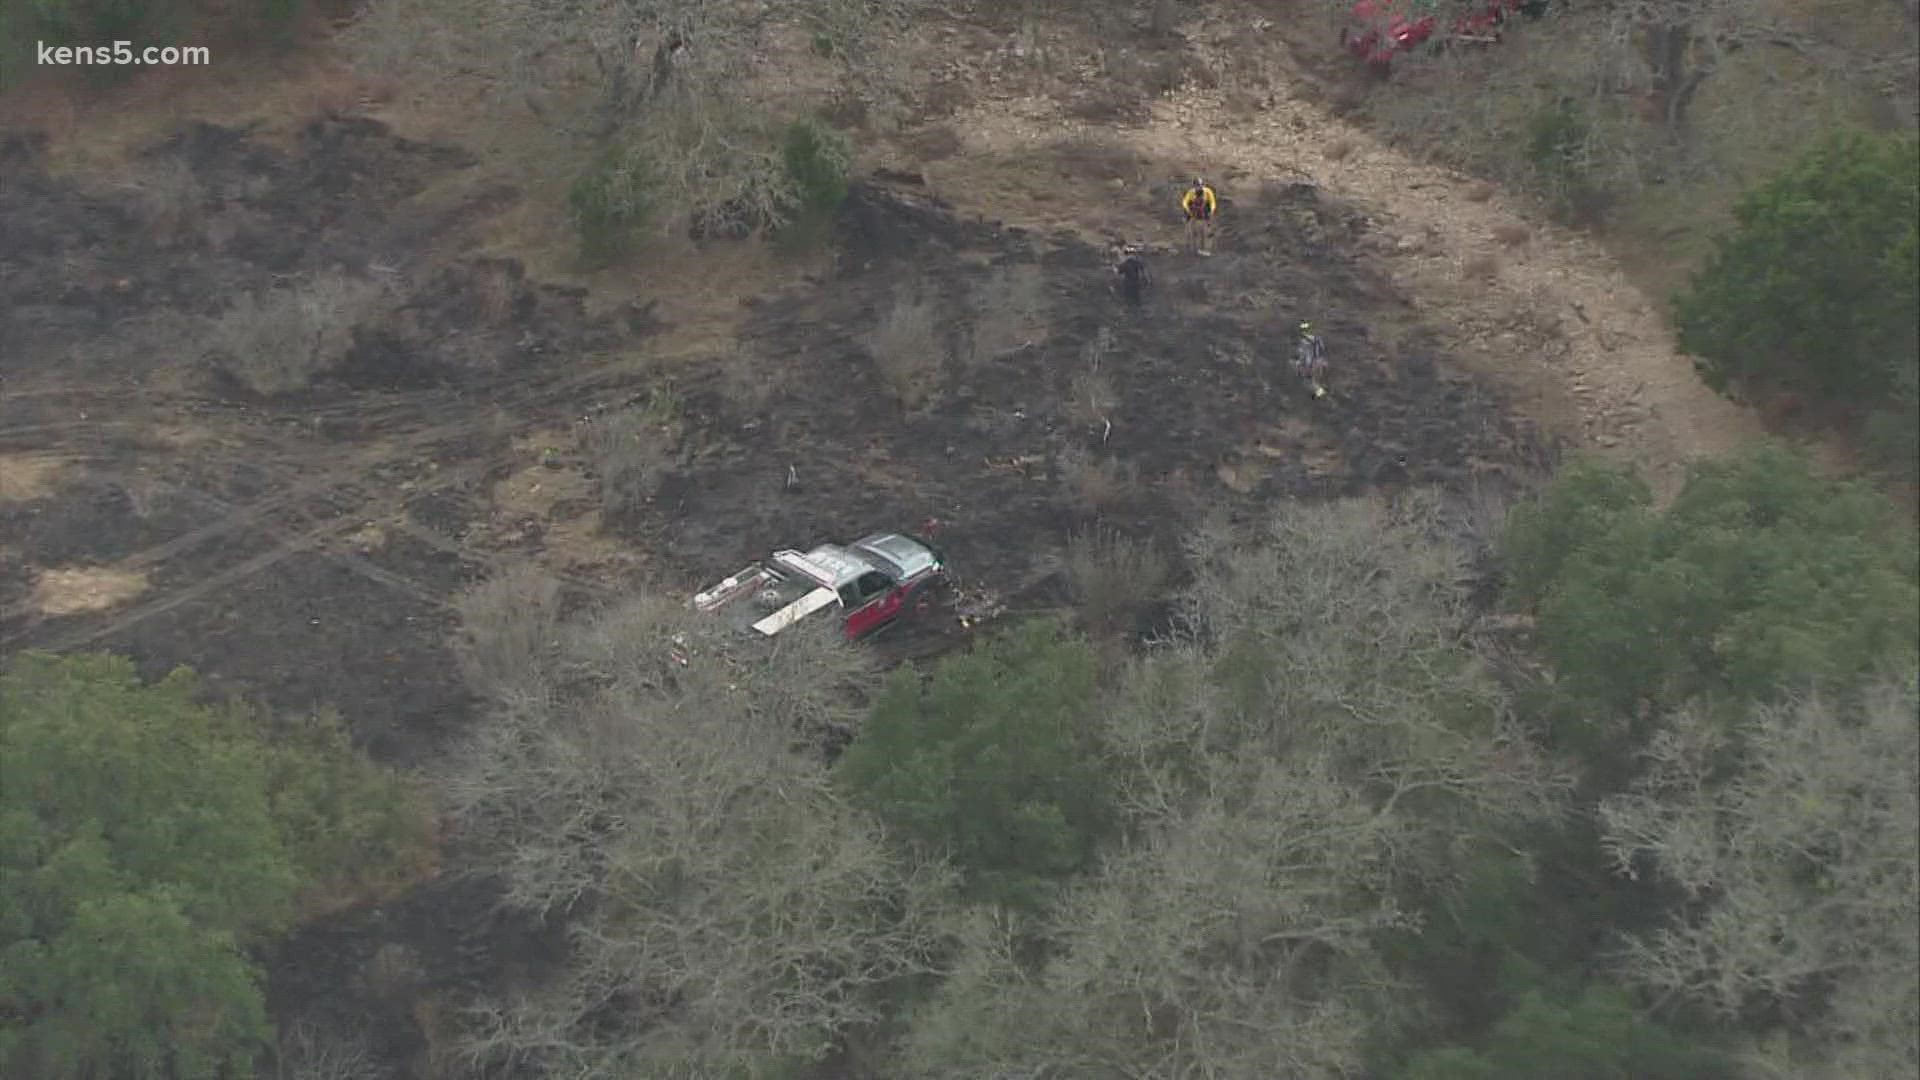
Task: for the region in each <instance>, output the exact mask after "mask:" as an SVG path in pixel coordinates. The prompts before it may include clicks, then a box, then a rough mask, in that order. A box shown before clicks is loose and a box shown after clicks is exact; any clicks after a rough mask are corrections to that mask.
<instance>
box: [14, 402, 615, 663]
mask: <svg viewBox="0 0 1920 1080" xmlns="http://www.w3.org/2000/svg"><path fill="white" fill-rule="evenodd" d="M634 379H635V377H634V376H631V375H622V374H620V373H616V372H608V371H605V370H601V369H594V370H590V371H582V372H576V373H574V374H573V375H569V376H560V377H556V378H554V379H550V380H545V381H543V382H541V383H539V384H535V385H531V386H527V385H524V384H523V385H522V387H521V388H519V389H518V390H517V391H516V392H514V393H512V394H509V395H508V396H507V397H506V399H505V400H502V399H499V398H491V399H486V400H484V401H482V402H479V403H477V405H476V410H473V411H477V409H478V408H484V409H487V410H489V411H491V410H496V409H508V410H521V411H524V412H525V413H527V415H523V416H521V417H520V418H519V420H518V422H517V423H516V424H514V425H513V427H512V428H511V430H512V431H513V432H514V433H516V434H518V433H521V432H524V431H526V430H530V429H532V428H534V427H537V426H539V424H541V423H542V422H544V421H546V420H548V419H550V416H549V415H547V414H550V413H551V412H552V411H553V409H554V408H555V406H557V405H559V404H560V402H561V401H562V400H563V399H565V398H566V397H568V396H570V395H572V394H574V393H576V392H580V391H584V390H587V389H590V388H594V386H595V384H596V383H601V382H604V383H607V384H608V385H609V386H612V385H619V384H620V383H622V382H626V381H630V380H634ZM640 381H644V380H640ZM478 421H479V418H478V417H476V416H474V415H472V411H469V412H468V413H467V414H465V415H462V416H461V417H459V418H457V419H453V420H448V421H446V422H443V423H439V424H433V425H429V426H428V427H426V428H423V429H420V430H418V431H415V432H411V433H407V434H405V435H403V436H401V438H400V440H399V441H398V442H397V443H395V442H389V443H387V444H386V445H385V446H383V447H382V448H381V450H380V452H377V453H368V454H364V455H362V456H361V457H360V458H359V460H357V461H354V462H352V463H349V464H343V465H341V466H338V467H336V468H333V469H329V470H326V471H325V472H322V473H320V474H317V475H314V476H311V477H308V478H306V479H304V480H301V481H298V482H296V483H295V484H293V485H292V486H291V487H289V488H286V489H283V490H281V491H279V492H276V493H275V494H273V495H269V496H266V497H264V498H262V499H259V500H256V501H254V502H252V503H249V504H247V505H246V506H244V507H239V508H237V509H235V510H234V511H233V512H231V513H228V514H226V515H225V516H224V517H222V518H220V519H219V520H217V521H213V522H209V523H208V524H207V525H204V526H201V527H200V528H197V529H194V530H191V531H189V532H188V533H185V534H182V535H181V536H178V537H175V538H173V539H171V540H168V541H166V542H164V543H161V544H158V545H155V546H154V547H151V548H148V549H146V550H145V551H142V552H137V553H135V554H134V555H131V556H129V557H128V558H126V559H123V560H120V561H118V562H116V563H115V564H114V566H115V567H116V568H120V569H126V568H132V569H147V568H151V567H153V566H156V565H158V564H159V563H161V562H163V561H165V560H167V559H170V558H172V557H174V556H177V555H179V554H182V553H184V552H186V551H188V550H191V549H192V548H195V547H197V546H199V545H201V544H204V543H206V542H208V541H210V540H213V539H215V538H217V537H220V536H224V535H227V534H229V533H231V532H234V531H237V530H239V529H242V528H249V527H253V528H260V529H261V531H263V532H265V533H266V534H267V535H268V536H270V537H275V538H277V539H278V541H279V542H278V543H276V544H275V545H274V546H273V547H272V548H271V549H269V550H267V551H265V552H262V553H261V554H259V555H256V556H254V557H252V558H250V559H247V560H245V561H243V562H241V563H238V564H236V565H234V566H232V567H229V568H227V569H225V570H223V571H221V572H219V573H216V574H214V575H212V576H211V577H207V578H202V579H200V580H198V581H196V582H194V583H193V584H191V585H189V586H187V587H186V588H184V589H181V590H179V591H177V592H174V593H172V594H170V595H167V596H163V597H157V598H155V599H152V600H149V601H146V602H145V603H141V604H137V605H135V606H133V607H132V608H129V609H127V610H125V611H122V612H120V613H119V614H117V615H115V616H113V617H111V618H110V619H108V620H107V621H106V622H104V623H99V624H96V625H94V626H91V627H83V628H76V629H74V630H72V631H69V632H67V633H65V634H61V635H57V636H56V637H54V638H53V639H52V640H50V641H48V642H45V643H43V644H42V645H41V646H40V647H41V648H45V649H49V650H51V651H55V652H64V651H67V650H70V649H74V648H78V647H80V646H83V645H88V644H91V643H93V642H96V641H99V640H100V639H101V638H104V637H109V636H111V635H114V634H117V633H120V632H122V631H124V630H127V629H129V628H131V627H133V626H135V625H137V624H139V623H141V622H144V621H146V620H147V619H150V618H153V617H154V616H156V615H161V614H165V613H166V612H169V611H172V610H174V609H175V608H178V607H180V606H181V605H183V604H186V603H190V602H192V601H194V600H197V599H200V598H202V597H204V596H207V595H209V594H211V593H214V592H216V591H218V590H220V589H223V588H226V587H227V586H229V585H232V584H235V583H237V582H239V581H242V580H244V579H246V578H248V577H251V576H253V575H255V574H258V573H260V572H262V571H264V570H267V569H270V568H271V567H273V566H275V565H277V564H278V563H280V562H282V561H284V560H286V559H288V558H290V557H292V556H294V555H298V554H301V553H305V552H310V551H317V552H318V553H319V554H321V555H323V556H327V557H332V558H335V559H336V560H345V564H347V565H350V566H351V567H352V569H354V571H355V572H357V573H361V574H362V575H363V576H367V577H369V578H371V579H372V580H375V581H379V582H381V583H382V584H385V585H388V586H390V587H392V588H395V589H398V590H399V591H402V592H405V593H408V594H410V595H416V596H419V597H421V598H423V599H427V600H428V601H429V602H430V603H432V604H434V605H435V606H445V605H446V604H447V603H448V601H447V600H445V599H444V598H441V597H439V596H437V595H435V594H433V593H432V592H431V591H430V590H427V589H425V588H424V587H423V586H421V585H420V584H419V583H417V582H414V581H411V580H410V579H408V578H405V577H404V576H402V575H398V574H395V573H393V572H392V571H389V570H386V569H384V568H382V567H379V566H377V565H376V564H374V563H372V562H371V561H369V560H366V559H365V558H363V557H360V556H355V555H351V554H349V553H344V552H326V551H321V550H319V549H320V547H321V545H323V544H325V543H326V542H328V541H330V540H333V539H336V538H337V537H339V536H340V535H342V534H344V533H346V532H347V531H348V530H350V529H352V528H354V527H355V526H356V525H357V524H358V523H360V522H361V521H364V520H367V519H369V518H370V519H373V520H384V519H388V518H390V517H394V516H397V515H400V514H404V512H405V507H406V502H407V500H409V499H411V498H418V497H420V496H422V495H431V494H437V493H439V492H442V491H446V490H448V489H450V488H454V487H460V486H465V485H468V484H471V483H473V482H475V481H478V480H480V479H482V478H484V477H485V475H486V473H487V472H489V471H490V470H491V469H492V468H493V466H494V465H495V464H496V463H497V459H495V458H490V457H477V458H473V459H470V460H468V461H465V462H463V463H460V464H458V465H455V466H453V467H452V468H449V469H443V470H441V471H440V472H439V473H438V474H437V475H436V476H435V478H434V480H433V482H431V483H430V484H426V485H422V486H421V487H419V488H416V489H414V490H413V491H410V492H407V493H405V494H395V495H389V496H385V497H376V498H374V499H371V500H369V499H367V498H366V497H365V496H364V495H362V496H361V497H360V498H359V499H353V498H351V497H348V498H346V499H342V500H339V501H340V502H341V503H343V504H344V507H343V508H342V509H338V510H336V511H335V513H334V514H333V516H332V517H331V518H330V519H329V520H327V521H326V522H324V523H322V524H319V525H309V526H307V527H305V528H293V529H289V528H287V527H285V526H275V525H273V524H272V523H271V522H269V521H267V518H268V517H269V515H271V514H273V513H275V512H277V511H279V510H280V509H281V508H284V507H287V506H289V505H293V504H297V503H299V502H302V501H305V500H308V499H316V498H317V499H322V500H328V501H332V500H331V499H330V497H331V496H335V495H336V494H345V495H349V496H350V494H351V493H354V492H356V490H357V489H359V488H360V487H361V486H362V485H363V484H365V483H366V482H367V475H366V474H367V473H369V472H372V471H375V470H377V469H379V468H380V467H382V466H384V465H389V464H393V463H394V462H396V461H400V460H402V459H404V458H407V457H410V456H413V455H414V454H416V453H419V452H421V451H423V450H427V449H430V448H431V447H432V446H434V445H435V444H437V443H441V442H445V441H448V440H450V439H453V438H458V437H459V436H461V435H463V434H465V433H467V432H469V431H471V430H472V429H473V427H474V425H475V423H476V422H478ZM290 445H291V444H290V443H289V442H288V441H286V440H282V448H283V449H285V448H289V447H290ZM301 449H304V450H306V452H307V453H309V454H310V453H311V448H309V447H302V448H301ZM267 467H269V468H271V466H267ZM348 474H351V475H350V476H349V475H348ZM203 497H204V498H206V499H213V497H212V496H203ZM215 501H217V502H224V500H215ZM429 543H431V541H429ZM436 546H440V547H441V548H442V550H449V551H451V552H452V553H454V554H457V555H459V556H461V557H462V558H467V557H469V553H467V552H464V551H461V550H460V549H459V547H458V545H456V544H453V543H452V542H451V541H446V540H444V538H442V539H441V540H440V543H439V544H438V545H436ZM567 577H569V578H570V577H572V575H567ZM563 580H565V578H563ZM576 583H578V584H583V585H585V587H588V588H591V589H592V590H593V591H594V592H596V593H604V592H605V591H606V590H605V587H604V586H601V585H598V584H597V583H591V582H589V581H588V580H587V579H577V581H576ZM33 610H34V609H33V606H32V605H31V604H30V603H22V604H16V605H13V606H12V607H9V608H7V609H6V610H5V611H0V622H11V621H13V620H15V619H17V618H20V617H22V616H26V617H29V618H30V617H31V615H32V613H33ZM33 634H34V628H33V626H32V625H29V627H28V628H27V629H24V630H21V631H19V632H17V633H15V634H12V635H9V636H8V637H6V638H4V639H0V648H14V647H18V646H19V645H20V644H22V643H23V642H25V641H26V640H27V639H28V638H29V637H31V636H33Z"/></svg>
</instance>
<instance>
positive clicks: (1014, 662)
mask: <svg viewBox="0 0 1920 1080" xmlns="http://www.w3.org/2000/svg"><path fill="white" fill-rule="evenodd" d="M1099 714H1100V702H1099V695H1098V665H1097V664H1096V662H1095V660H1094V656H1093V653H1092V651H1091V650H1090V649H1089V648H1088V647H1087V645H1086V643H1085V642H1083V641H1080V640H1078V639H1076V638H1073V637H1069V636H1066V635H1064V634H1063V633H1061V631H1060V629H1059V628H1058V627H1057V626H1055V625H1053V624H1050V623H1047V622H1034V623H1031V624H1028V625H1027V626H1024V627H1021V628H1019V629H1018V630H1016V631H1014V632H1012V633H1010V634H1007V635H1004V636H1002V637H999V638H995V639H993V640H992V641H991V642H989V643H988V644H987V645H985V646H984V647H982V648H979V649H976V650H974V651H973V652H970V653H967V654H965V655H963V656H958V657H954V658H952V659H949V660H946V661H944V662H942V663H941V664H940V666H939V667H938V668H936V669H935V671H934V673H933V677H932V679H931V680H930V681H929V682H928V683H927V684H926V685H924V686H923V685H921V682H920V677H919V675H918V674H916V673H915V672H914V671H913V670H912V669H911V668H902V669H899V670H898V671H896V672H895V674H894V675H893V677H892V678H891V679H890V680H888V682H887V683H886V685H885V687H884V689H883V690H882V691H881V693H880V696H879V698H878V700H876V701H875V702H874V705H873V710H872V712H871V713H870V714H869V716H868V717H867V722H866V726H865V727H864V728H862V730H861V732H860V735H859V737H858V738H856V739H855V740H854V741H853V744H852V745H851V746H849V747H848V748H847V751H846V753H845V755H844V756H843V757H842V758H841V759H840V763H839V765H838V772H837V778H838V780H839V782H840V783H841V784H842V785H844V786H845V788H846V789H847V790H848V791H849V792H851V793H852V794H853V795H854V797H855V798H856V799H858V800H859V801H860V802H861V803H863V804H865V805H866V806H867V807H869V808H870V809H871V810H873V812H874V813H875V814H876V815H878V816H879V818H880V819H881V820H882V821H883V822H884V823H886V825H887V826H888V828H889V829H891V830H892V831H893V832H894V833H895V834H896V835H898V836H900V837H902V838H904V839H906V840H908V841H909V842H911V843H913V844H914V845H916V846H918V847H920V848H922V849H925V850H929V851H933V852H945V853H947V855H948V857H949V858H950V859H951V861H952V862H953V864H954V866H955V868H957V869H958V870H960V871H961V873H962V874H963V875H964V876H965V888H966V890H967V892H968V894H969V895H970V896H971V897H973V898H975V899H979V900H983V901H989V902H994V903H1002V904H1008V905H1015V906H1029V905H1037V904H1039V903H1041V902H1043V901H1044V899H1045V897H1046V895H1047V893H1048V891H1049V886H1050V884H1051V883H1052V882H1054V881H1056V880H1058V879H1059V878H1061V877H1062V876H1064V875H1067V874H1071V873H1073V872H1074V871H1077V870H1079V869H1080V868H1081V867H1083V866H1084V865H1086V863H1087V860H1088V859H1089V858H1090V857H1091V856H1092V853H1093V844H1094V840H1095V838H1096V837H1097V836H1098V834H1099V833H1100V831H1101V828H1102V823H1103V821H1104V820H1105V815H1106V804H1105V798H1106V796H1105V789H1104V781H1103V780H1102V777H1101V771H1100V768H1099V764H1098V761H1097V760H1096V758H1095V757H1094V755H1093V754H1092V753H1090V752H1089V751H1090V740H1091V738H1092V725H1093V723H1094V721H1095V720H1096V719H1097V717H1098V716H1099Z"/></svg>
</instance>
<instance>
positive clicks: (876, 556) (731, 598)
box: [691, 533, 947, 638]
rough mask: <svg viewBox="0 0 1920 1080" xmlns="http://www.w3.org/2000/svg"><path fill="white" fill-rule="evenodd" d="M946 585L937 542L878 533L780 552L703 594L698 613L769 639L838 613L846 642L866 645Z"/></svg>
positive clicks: (697, 604)
mask: <svg viewBox="0 0 1920 1080" xmlns="http://www.w3.org/2000/svg"><path fill="white" fill-rule="evenodd" d="M946 579H947V570H946V561H945V559H944V558H943V557H942V556H941V554H940V552H939V550H938V549H936V548H935V547H934V546H933V545H932V544H931V543H930V542H928V541H926V540H923V539H920V538H919V537H916V536H910V535H908V534H906V533H874V534H872V535H870V536H865V537H862V538H861V539H859V540H856V541H854V542H853V543H851V544H821V545H819V546H818V547H815V548H814V549H813V550H811V551H807V552H800V551H793V550H783V551H776V552H774V553H773V556H772V558H770V559H768V560H766V561H765V562H757V563H754V564H752V565H750V566H748V567H747V568H746V569H744V570H741V571H740V572H739V573H737V574H734V575H732V576H730V577H728V578H727V579H726V580H725V581H722V582H720V583H719V584H717V585H715V586H713V587H712V588H710V589H706V590H703V591H702V592H700V593H699V594H698V595H696V596H695V597H694V598H693V600H692V601H691V606H692V607H693V608H694V609H695V610H697V611H702V612H709V613H712V612H724V613H726V614H727V615H728V616H730V617H731V618H732V619H733V620H734V621H735V623H736V624H737V625H738V626H739V627H740V628H741V629H742V630H747V631H751V632H753V633H757V634H760V635H761V636H764V637H772V636H774V635H775V634H778V633H780V632H781V631H783V630H785V629H787V628H788V627H791V626H794V625H796V624H797V623H799V622H801V621H802V620H805V619H808V618H812V617H815V616H820V615H821V614H822V613H823V612H833V613H834V616H833V617H837V618H839V619H840V620H841V621H842V624H843V626H844V629H845V633H846V636H847V637H849V638H861V637H865V636H867V635H868V634H871V633H873V632H874V631H876V630H879V629H880V628H882V627H884V626H887V625H890V624H891V623H893V622H894V620H896V619H898V618H899V617H900V616H902V615H904V614H906V613H908V612H910V611H912V610H913V609H914V608H915V607H916V606H918V601H919V600H920V599H921V598H922V597H924V596H925V595H926V594H927V593H928V591H929V590H931V589H932V588H933V587H934V586H936V585H939V584H941V583H943V582H945V581H946Z"/></svg>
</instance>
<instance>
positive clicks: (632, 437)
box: [580, 391, 681, 522]
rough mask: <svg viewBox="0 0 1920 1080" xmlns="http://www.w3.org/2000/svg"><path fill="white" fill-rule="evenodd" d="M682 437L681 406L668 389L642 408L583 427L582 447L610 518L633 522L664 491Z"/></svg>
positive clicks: (611, 415) (655, 394)
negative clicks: (590, 463)
mask: <svg viewBox="0 0 1920 1080" xmlns="http://www.w3.org/2000/svg"><path fill="white" fill-rule="evenodd" d="M680 435H681V431H680V412H679V405H678V403H677V402H676V401H675V399H674V397H673V395H671V394H669V393H666V392H664V391H657V392H655V393H654V394H653V396H652V397H650V398H648V400H647V403H646V404H645V405H643V406H639V407H629V408H625V409H621V410H619V411H617V412H610V413H607V414H605V415H603V416H598V417H595V418H594V419H592V420H591V421H589V422H588V423H587V424H586V425H585V427H583V428H582V429H581V433H580V441H581V449H583V450H584V451H585V452H586V453H587V455H588V456H589V457H590V458H591V459H592V461H593V471H594V475H595V476H597V477H598V478H599V480H600V506H601V512H602V513H603V514H604V515H605V517H606V518H607V520H609V521H613V522H621V521H626V520H628V519H630V518H631V517H632V515H633V514H634V513H636V512H637V511H639V509H640V508H641V507H642V506H644V505H645V504H646V502H647V500H648V499H651V498H652V497H653V495H654V493H655V492H656V491H658V490H659V489H660V481H661V479H662V478H663V477H664V476H665V475H666V466H667V464H668V463H669V462H670V461H671V460H672V455H673V453H674V450H675V448H676V447H678V445H679V443H680Z"/></svg>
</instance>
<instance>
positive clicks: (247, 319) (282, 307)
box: [212, 273, 383, 394]
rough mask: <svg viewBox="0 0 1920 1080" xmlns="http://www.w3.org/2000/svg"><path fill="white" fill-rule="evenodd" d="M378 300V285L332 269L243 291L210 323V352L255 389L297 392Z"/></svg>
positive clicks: (331, 360) (348, 342) (343, 348)
mask: <svg viewBox="0 0 1920 1080" xmlns="http://www.w3.org/2000/svg"><path fill="white" fill-rule="evenodd" d="M382 299H383V297H382V291H381V289H380V287H379V286H378V285H375V284H373V283H371V282H366V281H357V280H354V279H352V278H349V277H346V276H345V275H342V274H338V273H333V274H324V275H321V276H320V277H318V278H315V279H313V280H311V281H308V282H305V283H302V284H300V285H296V286H292V287H283V288H278V289H272V290H269V291H266V292H261V293H247V294H243V295H242V296H241V297H240V298H239V299H238V300H237V301H235V303H234V305H233V307H232V308H230V309H228V311H227V313H226V314H225V315H223V316H221V317H220V318H219V319H218V320H216V321H215V323H214V325H213V328H212V338H213V345H214V351H215V352H216V353H218V354H220V356H221V357H222V361H221V362H222V364H223V365H224V366H225V367H226V369H227V370H228V371H229V372H231V373H232V374H233V375H234V377H235V378H238V379H239V380H240V381H241V382H243V383H245V384H246V385H247V386H249V387H251V388H252V389H254V390H255V391H258V392H259V393H262V394H281V393H289V392H291V391H294V390H299V389H301V388H303V387H305V386H307V385H308V384H309V383H311V382H312V381H313V379H314V377H315V376H317V375H319V374H321V373H322V372H324V371H326V370H327V369H328V368H330V367H332V366H334V365H335V364H338V363H339V362H340V360H341V359H342V358H344V357H345V356H346V354H347V350H348V349H350V348H351V347H352V346H353V330H354V328H355V327H356V326H360V325H362V324H364V323H366V322H367V321H368V320H370V319H371V318H373V317H374V315H375V314H376V312H377V311H378V309H379V307H380V303H381V300H382Z"/></svg>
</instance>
